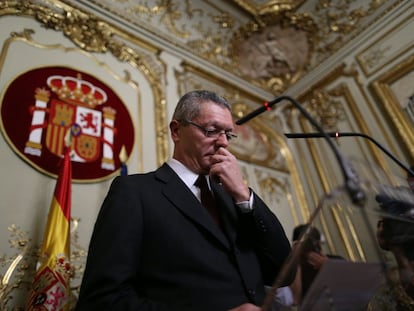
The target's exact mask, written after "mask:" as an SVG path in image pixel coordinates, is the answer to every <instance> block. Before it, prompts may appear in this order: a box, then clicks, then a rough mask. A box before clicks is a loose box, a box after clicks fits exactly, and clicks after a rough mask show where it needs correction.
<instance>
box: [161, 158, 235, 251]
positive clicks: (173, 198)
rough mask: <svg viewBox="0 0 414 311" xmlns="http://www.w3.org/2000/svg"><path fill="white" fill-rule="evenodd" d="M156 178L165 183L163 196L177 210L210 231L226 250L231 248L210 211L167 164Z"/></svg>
mask: <svg viewBox="0 0 414 311" xmlns="http://www.w3.org/2000/svg"><path fill="white" fill-rule="evenodd" d="M156 177H157V178H158V179H160V180H161V181H163V182H164V183H165V185H164V189H163V194H164V195H165V196H166V197H167V198H168V200H169V201H170V202H171V203H172V204H173V205H174V206H175V207H176V208H177V209H179V210H180V211H181V212H182V213H183V214H185V215H186V216H187V217H188V218H190V219H191V220H192V221H194V222H196V223H198V224H199V225H201V226H202V227H204V228H205V229H206V230H208V231H209V232H210V233H211V234H212V235H213V236H214V237H215V238H216V239H217V240H219V241H220V242H221V243H222V244H223V245H224V246H225V247H226V248H228V249H229V248H230V245H229V241H228V240H227V238H226V236H225V235H224V233H223V232H222V231H221V230H220V228H219V227H218V226H217V225H216V224H215V223H214V222H213V220H212V219H211V216H210V215H209V214H208V211H207V210H206V209H204V208H203V207H202V206H201V204H200V202H199V201H198V200H197V198H196V197H195V196H194V194H193V193H192V192H191V190H190V189H188V188H187V186H186V185H185V184H184V183H183V181H182V180H181V179H180V178H179V177H178V176H177V174H176V173H175V172H174V171H173V170H172V169H171V168H170V167H169V166H168V165H167V164H164V165H163V166H162V167H160V168H159V169H158V170H157V172H156Z"/></svg>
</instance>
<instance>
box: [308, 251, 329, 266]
mask: <svg viewBox="0 0 414 311" xmlns="http://www.w3.org/2000/svg"><path fill="white" fill-rule="evenodd" d="M306 259H307V261H308V263H309V264H310V265H311V266H312V267H313V268H314V269H315V270H319V269H320V268H321V267H322V266H323V264H324V263H325V262H326V261H327V260H328V257H327V256H326V255H325V254H319V253H317V252H309V253H307V254H306Z"/></svg>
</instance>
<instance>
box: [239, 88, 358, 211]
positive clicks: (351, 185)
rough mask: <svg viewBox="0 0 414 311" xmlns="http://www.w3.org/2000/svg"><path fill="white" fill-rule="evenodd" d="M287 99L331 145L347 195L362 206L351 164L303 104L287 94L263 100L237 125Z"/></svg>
mask: <svg viewBox="0 0 414 311" xmlns="http://www.w3.org/2000/svg"><path fill="white" fill-rule="evenodd" d="M285 99H286V100H288V101H290V102H291V103H292V104H293V105H294V106H295V107H296V108H297V109H299V111H300V112H301V113H302V114H303V115H304V116H305V117H306V119H307V120H308V121H309V122H310V123H311V124H312V125H313V126H314V127H315V128H316V129H317V130H318V132H319V133H320V134H321V135H322V137H324V138H325V139H326V141H327V143H328V144H329V146H330V147H331V149H332V151H333V152H334V154H335V156H336V159H337V160H338V163H339V165H340V167H341V170H342V174H343V176H344V179H345V186H346V189H347V191H348V194H349V196H350V197H351V200H352V202H353V203H355V204H356V205H359V206H362V205H363V204H364V203H365V200H366V196H365V193H364V191H363V190H362V188H361V187H360V184H359V179H358V176H357V175H356V172H355V170H354V169H352V167H351V165H350V164H349V163H348V162H347V161H346V160H345V158H344V157H343V156H342V154H341V153H340V152H339V149H338V148H337V146H336V145H335V144H334V142H333V140H332V139H331V137H330V136H329V135H328V134H327V133H326V132H325V131H324V130H323V128H322V126H321V125H320V124H319V123H318V122H316V120H315V119H314V118H313V117H312V116H311V115H310V114H309V113H308V112H307V111H306V109H305V108H303V106H302V105H301V104H300V103H299V102H298V101H296V100H295V99H293V98H292V97H290V96H287V95H281V96H278V97H276V98H275V99H273V100H272V101H269V102H265V103H264V104H263V106H261V107H259V108H257V109H256V110H254V111H252V112H250V113H248V114H247V115H245V116H244V117H242V118H240V119H239V120H237V121H236V124H237V125H241V124H243V123H246V122H247V121H249V120H250V119H253V118H254V117H256V116H258V115H259V114H261V113H262V112H264V111H266V110H271V107H272V106H273V105H275V104H277V103H279V102H281V101H282V100H285Z"/></svg>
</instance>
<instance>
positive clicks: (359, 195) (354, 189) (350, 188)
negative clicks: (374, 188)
mask: <svg viewBox="0 0 414 311" xmlns="http://www.w3.org/2000/svg"><path fill="white" fill-rule="evenodd" d="M283 100H288V101H290V102H291V103H292V104H293V105H294V106H295V107H296V108H297V109H299V111H300V112H301V113H302V115H303V116H304V117H305V118H306V119H307V120H308V121H309V122H310V123H311V124H312V125H313V126H314V127H315V128H316V129H317V130H318V132H319V133H318V135H320V137H323V138H325V140H326V142H327V143H328V145H329V146H330V147H331V149H332V151H333V153H334V155H335V157H336V159H337V160H338V163H339V165H340V167H341V171H342V174H343V177H344V179H345V187H346V190H347V192H348V195H349V196H350V198H351V200H352V202H353V203H354V204H355V205H357V206H358V207H363V206H364V204H365V202H366V194H365V192H364V191H363V190H362V187H361V185H360V183H359V179H358V176H357V175H356V172H355V171H354V170H353V169H352V167H351V165H350V164H349V163H348V162H347V161H346V160H345V158H344V157H343V156H342V154H341V153H340V152H339V149H338V148H337V146H336V145H335V144H334V142H333V140H332V138H331V136H330V135H328V133H327V132H325V131H324V130H323V128H322V126H321V125H320V124H319V123H318V122H317V121H316V120H315V119H314V118H313V117H312V116H311V115H310V114H309V113H308V112H307V111H306V109H305V108H303V106H302V105H301V104H300V103H299V102H298V101H296V100H295V99H293V98H292V97H290V96H287V95H282V96H278V97H276V98H275V99H273V100H272V101H270V102H265V103H264V104H263V105H262V106H261V107H259V108H257V109H256V110H254V111H252V112H250V113H249V114H247V115H245V116H244V117H242V118H240V119H239V120H237V121H236V124H237V125H241V124H243V123H245V122H247V121H249V120H250V119H252V118H254V117H256V116H258V115H259V114H261V113H263V112H265V111H267V110H271V108H272V106H273V105H275V104H277V103H279V102H281V101H283ZM338 191H339V190H338V189H334V191H333V192H331V193H329V194H327V195H326V196H325V197H324V198H323V200H322V202H319V204H318V206H317V208H316V210H315V212H314V213H312V215H311V218H310V221H309V223H312V221H313V220H314V218H315V217H316V214H317V213H318V212H319V210H320V209H321V208H322V206H323V204H324V201H326V200H328V201H329V200H331V199H334V198H335V197H336V196H337V195H338ZM362 216H363V219H364V222H365V223H366V224H367V225H369V219H368V216H367V214H366V213H365V209H363V213H362ZM369 233H370V238H371V239H372V241H373V242H374V243H375V241H376V236H375V235H374V233H373V232H371V231H370V232H369ZM375 244H376V248H375V249H376V252H377V254H378V258H381V252H380V250H379V246H378V244H377V243H375ZM299 250H300V245H299V247H297V248H294V249H293V250H292V253H291V256H290V257H289V258H288V259H287V264H286V267H285V268H282V270H281V272H280V273H279V276H278V277H277V278H276V280H275V283H274V284H273V286H272V288H271V290H270V291H269V293H268V294H267V295H266V299H265V301H264V304H263V306H262V310H263V311H266V310H268V309H269V308H270V306H271V305H272V299H273V296H274V294H275V292H276V289H277V287H278V285H280V280H282V279H283V278H284V277H286V276H287V274H288V273H289V271H292V269H293V268H294V267H295V266H296V264H297V260H298V256H299ZM382 268H383V271H385V270H386V269H385V264H384V263H382Z"/></svg>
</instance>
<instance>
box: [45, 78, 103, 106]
mask: <svg viewBox="0 0 414 311" xmlns="http://www.w3.org/2000/svg"><path fill="white" fill-rule="evenodd" d="M47 85H48V86H49V87H50V88H51V89H52V91H53V92H54V93H56V94H57V96H58V97H59V99H60V100H62V101H64V102H67V103H71V104H74V105H81V106H86V107H89V108H95V107H96V106H98V105H101V104H103V103H104V102H106V100H107V96H106V93H105V91H104V90H102V89H101V88H99V87H97V86H94V85H93V84H92V83H90V82H88V81H85V80H82V79H81V76H80V75H78V77H77V78H74V77H70V76H60V75H54V76H50V77H49V78H48V79H47Z"/></svg>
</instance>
